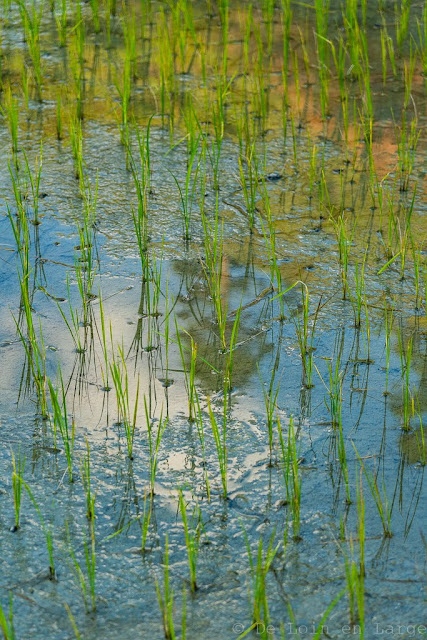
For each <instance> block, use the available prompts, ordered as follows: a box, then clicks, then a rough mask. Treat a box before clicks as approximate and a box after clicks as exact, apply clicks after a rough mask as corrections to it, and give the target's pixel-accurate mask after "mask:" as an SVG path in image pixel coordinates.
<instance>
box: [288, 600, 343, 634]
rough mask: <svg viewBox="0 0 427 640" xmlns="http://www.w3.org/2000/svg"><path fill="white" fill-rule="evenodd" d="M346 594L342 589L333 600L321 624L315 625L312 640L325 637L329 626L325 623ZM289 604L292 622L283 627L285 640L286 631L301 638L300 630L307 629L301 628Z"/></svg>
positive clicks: (303, 626) (302, 626)
mask: <svg viewBox="0 0 427 640" xmlns="http://www.w3.org/2000/svg"><path fill="white" fill-rule="evenodd" d="M345 592H346V589H342V591H340V592H339V593H338V595H337V596H336V597H335V598H334V599H333V600H332V602H331V603H330V605H329V606H328V607H327V609H326V611H325V612H324V614H323V615H322V617H321V619H320V622H319V624H318V625H317V626H316V627H314V624H313V635H312V637H311V640H320V639H321V638H322V636H324V635H325V632H326V633H327V631H326V630H327V625H325V622H326V621H327V619H328V618H329V616H330V614H331V612H332V611H333V609H334V608H335V607H336V605H337V604H338V602H339V601H340V600H341V598H342V597H343V595H344V594H345ZM287 604H288V614H289V619H290V622H288V623H286V625H282V626H281V631H282V632H283V635H282V638H283V639H284V638H285V629H286V630H287V631H289V633H291V634H292V635H296V636H297V637H298V636H299V632H298V630H301V631H303V629H306V628H307V627H306V626H305V625H301V626H299V625H298V624H297V622H296V619H295V614H294V612H293V609H292V605H291V603H290V602H288V603H287Z"/></svg>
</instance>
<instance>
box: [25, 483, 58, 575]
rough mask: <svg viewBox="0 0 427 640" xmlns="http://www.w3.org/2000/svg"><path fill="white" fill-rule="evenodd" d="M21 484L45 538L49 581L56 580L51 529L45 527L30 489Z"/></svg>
mask: <svg viewBox="0 0 427 640" xmlns="http://www.w3.org/2000/svg"><path fill="white" fill-rule="evenodd" d="M22 483H23V485H24V487H25V490H26V492H27V493H28V496H29V498H30V500H31V502H32V503H33V506H34V508H35V510H36V512H37V515H38V517H39V520H40V525H41V528H42V531H43V535H44V537H45V541H46V549H47V554H48V558H49V579H50V580H56V571H55V560H54V555H53V536H52V527H51V526H47V525H46V523H45V520H44V518H43V515H42V512H41V510H40V507H39V505H38V503H37V501H36V499H35V497H34V495H33V492H32V491H31V489H30V487H29V486H28V484H27V483H26V482H24V481H23V480H22Z"/></svg>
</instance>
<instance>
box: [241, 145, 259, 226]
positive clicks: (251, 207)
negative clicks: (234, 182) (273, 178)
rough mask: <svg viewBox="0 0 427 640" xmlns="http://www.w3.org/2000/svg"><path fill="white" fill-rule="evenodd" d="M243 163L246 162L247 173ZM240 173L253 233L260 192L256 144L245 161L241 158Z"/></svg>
mask: <svg viewBox="0 0 427 640" xmlns="http://www.w3.org/2000/svg"><path fill="white" fill-rule="evenodd" d="M243 162H245V165H246V171H245V169H244V166H243ZM239 171H240V184H241V187H242V191H243V197H244V199H245V205H246V211H247V213H248V216H249V231H250V233H253V231H254V225H255V212H256V198H257V192H258V161H257V159H256V155H255V142H253V143H252V146H251V148H250V151H249V154H248V155H246V157H245V158H244V159H243V158H242V157H241V156H239Z"/></svg>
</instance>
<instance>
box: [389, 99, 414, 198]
mask: <svg viewBox="0 0 427 640" xmlns="http://www.w3.org/2000/svg"><path fill="white" fill-rule="evenodd" d="M395 129H396V141H397V156H398V175H399V182H400V191H402V192H405V191H408V189H409V184H410V180H411V176H412V172H413V168H414V162H415V151H416V148H417V144H418V140H419V137H420V131H419V129H418V122H417V118H416V117H414V118H412V120H411V122H410V125H409V128H408V123H407V119H406V112H405V111H402V119H401V124H400V126H398V125H395Z"/></svg>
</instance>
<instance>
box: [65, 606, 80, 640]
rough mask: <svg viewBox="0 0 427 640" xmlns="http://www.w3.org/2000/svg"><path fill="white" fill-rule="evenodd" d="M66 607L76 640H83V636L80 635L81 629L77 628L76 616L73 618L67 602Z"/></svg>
mask: <svg viewBox="0 0 427 640" xmlns="http://www.w3.org/2000/svg"><path fill="white" fill-rule="evenodd" d="M64 607H65V610H66V612H67V614H68V619H69V620H70V623H71V626H72V628H73V631H74V635H75V637H76V640H81V635H80V631H79V629H78V627H77V624H76V620H75V618H74V616H73V614H72V612H71V609H70V607H69V606H68V604H67V603H66V602H64Z"/></svg>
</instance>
